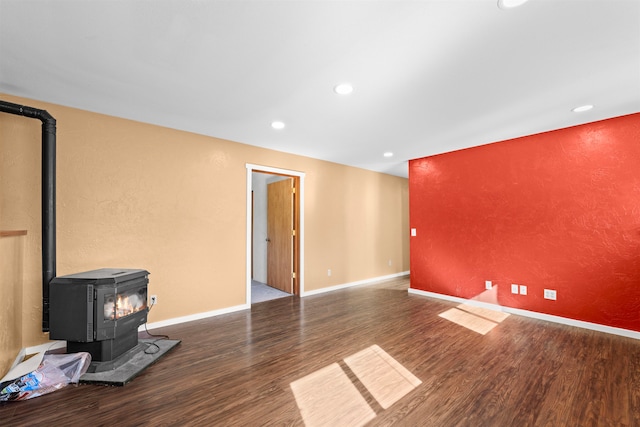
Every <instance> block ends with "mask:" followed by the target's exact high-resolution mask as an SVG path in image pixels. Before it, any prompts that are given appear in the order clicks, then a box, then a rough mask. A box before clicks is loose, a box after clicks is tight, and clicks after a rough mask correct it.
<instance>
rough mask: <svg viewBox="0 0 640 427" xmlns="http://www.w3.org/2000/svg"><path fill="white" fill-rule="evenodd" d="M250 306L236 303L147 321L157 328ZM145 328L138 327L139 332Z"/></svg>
mask: <svg viewBox="0 0 640 427" xmlns="http://www.w3.org/2000/svg"><path fill="white" fill-rule="evenodd" d="M250 308H251V305H247V304H242V305H236V306H233V307H226V308H221V309H219V310H213V311H206V312H204V313H196V314H190V315H188V316H182V317H174V318H173V319H167V320H161V321H159V322H153V323H147V329H155V328H162V327H165V326H172V325H178V324H180V323H186V322H192V321H194V320H201V319H206V318H209V317H215V316H220V315H222V314H229V313H234V312H236V311H241V310H247V309H250ZM144 330H145V327H144V325H141V326H139V327H138V332H144Z"/></svg>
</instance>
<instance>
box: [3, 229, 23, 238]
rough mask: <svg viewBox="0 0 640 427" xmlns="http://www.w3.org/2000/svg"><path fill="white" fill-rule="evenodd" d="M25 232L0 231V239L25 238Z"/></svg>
mask: <svg viewBox="0 0 640 427" xmlns="http://www.w3.org/2000/svg"><path fill="white" fill-rule="evenodd" d="M26 235H27V230H0V237H11V236H26Z"/></svg>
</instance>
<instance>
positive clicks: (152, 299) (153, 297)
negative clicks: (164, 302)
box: [151, 295, 158, 305]
mask: <svg viewBox="0 0 640 427" xmlns="http://www.w3.org/2000/svg"><path fill="white" fill-rule="evenodd" d="M157 303H158V295H151V305H156V304H157Z"/></svg>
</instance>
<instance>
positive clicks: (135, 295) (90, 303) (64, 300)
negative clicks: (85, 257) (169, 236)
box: [49, 268, 149, 372]
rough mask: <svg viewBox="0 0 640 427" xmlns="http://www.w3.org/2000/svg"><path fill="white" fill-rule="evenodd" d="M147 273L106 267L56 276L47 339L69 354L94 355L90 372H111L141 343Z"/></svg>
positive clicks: (144, 321) (51, 293) (50, 291)
mask: <svg viewBox="0 0 640 427" xmlns="http://www.w3.org/2000/svg"><path fill="white" fill-rule="evenodd" d="M148 275H149V272H148V271H146V270H133V269H115V268H103V269H99V270H92V271H87V272H84V273H76V274H70V275H67V276H60V277H56V278H54V279H53V280H52V281H51V283H50V289H49V302H50V310H49V327H50V330H49V337H50V338H51V339H59V340H66V341H67V352H69V353H72V352H80V351H85V352H88V353H90V354H91V358H92V361H93V362H92V367H90V368H89V372H91V371H93V372H97V371H99V370H101V368H100V365H101V364H102V365H104V369H110V367H111V366H114V364H115V365H117V362H115V361H116V359H117V358H118V357H119V356H121V355H124V354H125V353H126V352H128V351H130V350H132V349H133V348H135V347H136V346H137V345H138V327H139V326H140V325H143V324H145V323H146V322H147V313H148V311H149V309H148V305H147V284H148V283H149V279H148Z"/></svg>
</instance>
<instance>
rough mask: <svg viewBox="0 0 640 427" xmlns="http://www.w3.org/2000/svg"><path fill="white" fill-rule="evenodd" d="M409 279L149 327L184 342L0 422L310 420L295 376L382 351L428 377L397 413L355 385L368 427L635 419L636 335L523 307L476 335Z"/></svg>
mask: <svg viewBox="0 0 640 427" xmlns="http://www.w3.org/2000/svg"><path fill="white" fill-rule="evenodd" d="M408 284H409V281H408V278H402V279H397V280H391V281H387V282H381V283H378V284H375V285H369V286H361V287H357V288H351V289H345V290H340V291H334V292H331V293H327V294H320V295H316V296H310V297H306V298H303V299H300V298H298V297H293V296H292V297H287V298H282V299H277V300H274V301H267V302H263V303H259V304H255V305H253V306H252V308H251V310H247V311H243V312H236V313H231V314H227V315H223V316H218V317H215V318H210V319H206V320H200V321H195V322H190V323H185V324H181V325H176V326H171V327H166V328H162V329H156V330H153V331H151V332H153V333H162V334H167V335H169V336H170V338H172V339H180V340H182V343H181V344H180V345H179V346H178V347H176V348H175V349H174V350H173V351H172V352H170V353H169V354H168V355H166V356H165V357H164V358H162V359H160V360H159V361H158V362H157V363H156V364H154V365H152V366H151V367H149V368H148V369H146V370H145V371H144V372H142V373H141V374H140V375H139V376H138V377H136V378H135V379H134V380H133V381H132V382H131V383H129V384H127V385H125V386H124V387H105V386H97V385H89V384H80V385H78V386H68V387H66V388H63V389H61V390H59V391H56V392H54V393H51V394H49V395H45V396H41V397H38V398H35V399H31V400H27V401H22V402H8V403H4V404H0V424H1V425H3V426H4V425H7V426H22V425H58V426H71V425H74V426H75V425H87V426H103V425H105V426H106V425H121V426H134V425H150V426H165V425H166V426H169V425H172V426H187V425H195V426H200V425H204V426H209V425H216V426H236V425H238V426H259V425H304V421H303V418H302V416H301V413H300V410H299V409H298V405H297V403H296V399H295V398H294V394H293V392H292V389H291V386H290V384H291V383H292V382H294V381H296V380H299V379H300V378H303V377H305V376H307V375H309V374H311V373H313V372H314V371H317V370H319V369H321V368H324V367H326V366H328V365H331V364H334V363H338V364H340V365H341V366H343V365H344V362H343V360H344V359H345V358H347V357H348V356H350V355H353V354H354V353H357V352H359V351H361V350H363V349H365V348H368V347H371V346H373V345H378V346H379V347H380V348H381V349H383V350H384V351H385V352H386V353H387V354H388V355H390V356H391V357H392V358H393V359H395V360H396V361H397V362H399V363H400V364H402V365H403V366H404V367H405V368H406V369H407V370H408V371H409V372H411V373H412V374H413V375H415V376H416V377H417V378H418V379H419V380H421V381H422V383H421V384H420V385H419V386H417V387H416V388H415V389H413V390H412V391H410V392H409V393H408V394H406V395H404V397H402V398H401V399H400V400H399V401H397V402H396V403H395V404H393V405H392V406H390V407H389V408H388V409H383V408H382V407H381V406H380V405H379V404H377V403H376V401H375V399H374V398H373V397H372V396H371V395H370V394H369V393H367V392H366V391H365V390H362V385H361V384H358V389H359V391H360V392H362V396H363V397H364V398H365V399H366V401H367V402H368V403H369V406H370V407H371V408H372V409H373V410H374V412H375V418H373V420H371V421H370V422H369V424H368V425H402V426H640V341H638V340H634V339H630V338H624V337H619V336H614V335H608V334H604V333H600V332H594V331H589V330H583V329H578V328H573V327H569V326H564V325H558V324H553V323H547V322H544V321H539V320H534V319H529V318H524V317H518V316H515V315H511V316H509V317H507V318H506V319H505V320H504V321H502V322H501V323H499V324H498V325H497V326H496V327H495V328H494V329H493V330H491V331H490V332H488V333H487V334H486V335H481V334H479V333H476V332H473V331H471V330H469V329H467V328H465V327H462V326H459V325H457V324H455V323H452V322H450V321H448V320H446V319H444V318H442V317H440V316H439V314H440V313H442V312H444V311H446V310H449V309H451V308H452V307H455V306H456V305H457V304H454V303H449V302H446V301H440V300H434V299H430V298H426V297H422V296H418V295H410V294H408V293H407V288H408ZM351 377H353V375H352V374H350V378H351ZM319 392H320V391H319ZM334 409H335V408H331V407H327V408H326V410H327V411H333V410H334ZM337 424H342V423H337Z"/></svg>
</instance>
